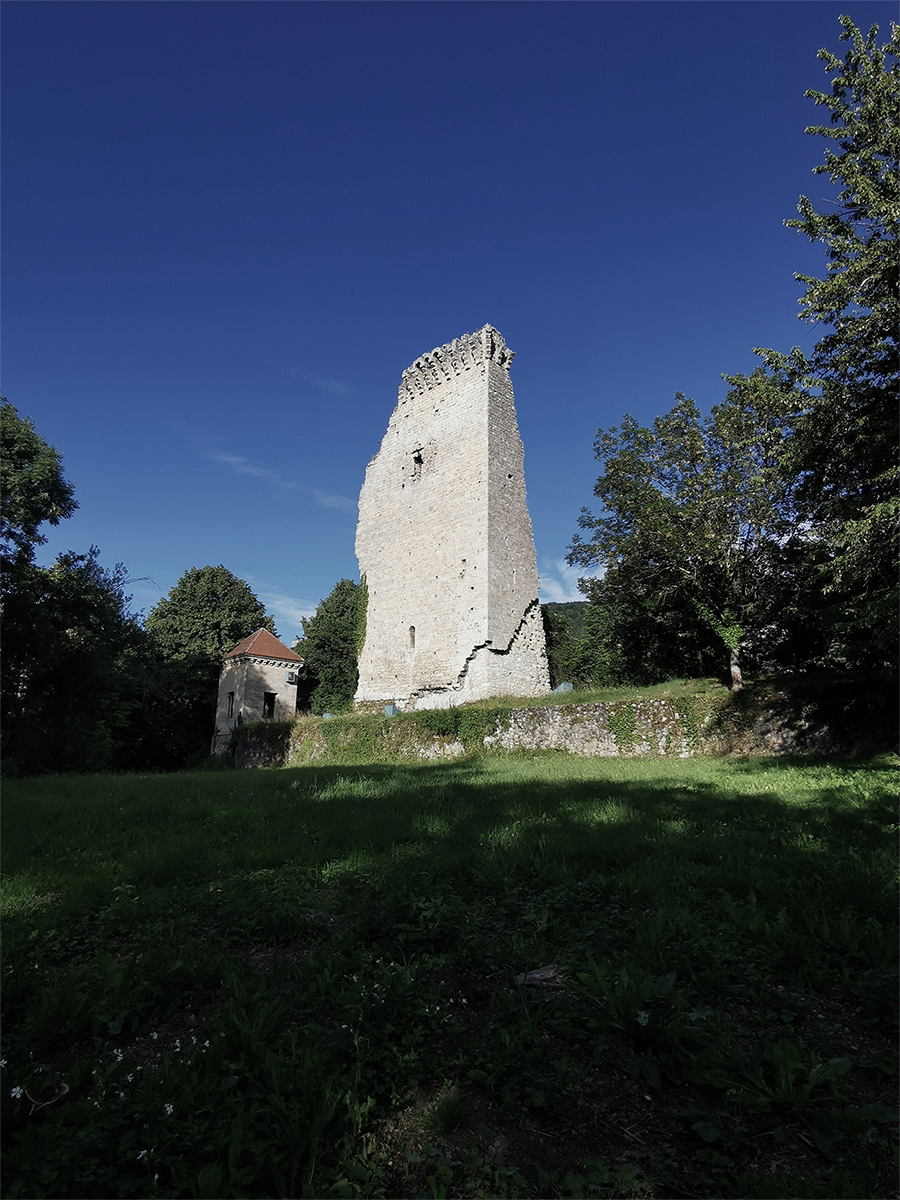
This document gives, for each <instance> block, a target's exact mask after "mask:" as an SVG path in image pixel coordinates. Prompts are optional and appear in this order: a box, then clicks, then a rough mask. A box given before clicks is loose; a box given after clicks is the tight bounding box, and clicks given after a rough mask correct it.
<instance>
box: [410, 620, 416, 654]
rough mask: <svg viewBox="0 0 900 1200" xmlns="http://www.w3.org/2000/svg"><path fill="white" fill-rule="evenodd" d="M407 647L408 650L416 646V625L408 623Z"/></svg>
mask: <svg viewBox="0 0 900 1200" xmlns="http://www.w3.org/2000/svg"><path fill="white" fill-rule="evenodd" d="M409 648H410V650H415V648H416V627H415V625H410V627H409Z"/></svg>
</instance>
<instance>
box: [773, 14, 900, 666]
mask: <svg viewBox="0 0 900 1200" xmlns="http://www.w3.org/2000/svg"><path fill="white" fill-rule="evenodd" d="M840 22H841V25H842V26H843V33H842V34H841V41H843V42H846V43H848V49H847V53H846V54H845V56H844V58H843V60H841V59H840V58H838V57H837V56H835V55H834V54H831V53H830V52H829V51H828V50H821V51H820V52H819V58H820V59H821V60H822V61H823V62H824V64H825V71H826V73H827V74H828V75H829V76H831V92H830V94H829V93H828V92H820V91H817V90H815V89H810V90H809V91H807V92H806V95H807V96H808V97H809V98H810V99H812V100H813V101H814V102H815V103H816V105H818V106H820V107H822V108H825V109H827V110H828V112H829V122H828V123H827V124H820V125H812V126H810V127H809V128H808V129H807V131H806V132H807V133H809V134H812V135H813V136H816V137H822V138H824V139H825V140H826V142H828V143H829V144H828V145H827V147H826V149H825V161H824V162H823V163H821V164H820V165H819V166H817V167H815V168H814V173H815V174H817V175H827V176H828V178H829V179H830V180H831V182H832V183H833V184H834V185H836V187H837V189H838V190H837V196H836V202H835V203H833V204H832V203H829V204H828V206H827V208H825V209H823V210H822V211H819V209H818V208H817V207H816V206H815V205H814V204H813V202H812V201H811V200H810V199H809V198H808V197H806V196H801V197H800V202H799V205H798V211H799V216H798V217H795V218H793V219H792V220H789V221H787V222H786V224H787V225H788V226H790V227H792V228H795V229H797V230H799V232H800V233H802V234H804V235H805V236H806V237H808V238H809V240H810V241H821V242H822V243H823V245H824V246H825V248H826V253H827V270H826V272H825V275H824V277H823V278H817V277H815V276H813V275H797V276H796V278H797V279H798V281H799V282H801V283H802V284H803V285H804V286H805V292H804V295H803V297H802V300H801V305H802V307H801V312H800V316H801V317H802V318H804V319H805V320H807V321H808V322H810V323H812V324H815V325H817V326H824V327H826V328H827V330H828V331H827V332H826V333H825V334H824V335H823V336H822V338H821V339H820V341H819V342H818V343H817V344H816V346H815V348H814V350H813V352H812V353H811V355H810V356H809V357H808V358H807V357H806V356H805V355H803V354H802V353H801V352H800V351H799V350H797V349H794V351H793V352H792V353H791V354H790V355H782V354H778V353H776V352H775V351H772V350H764V351H759V353H760V354H762V355H763V357H764V359H765V361H766V362H767V363H768V364H769V365H770V366H771V367H774V368H776V369H778V370H779V371H781V372H782V373H783V374H785V375H786V376H787V377H788V378H789V379H790V380H791V381H792V382H794V383H796V384H797V385H799V386H800V387H801V388H802V389H803V402H802V405H801V407H800V416H799V419H798V421H797V423H796V428H795V430H794V433H793V436H792V437H791V438H790V439H789V441H788V444H787V446H786V452H787V453H786V456H785V464H786V470H787V472H788V474H790V475H796V476H797V477H798V479H799V484H798V488H797V493H796V500H797V504H798V506H799V508H800V510H801V513H802V515H803V516H804V517H805V518H806V519H807V521H808V522H809V523H810V524H811V525H812V526H814V528H815V530H816V533H817V535H818V537H819V538H820V539H822V541H823V542H824V543H826V544H827V546H828V554H827V555H826V556H825V557H824V558H823V576H822V579H821V585H823V586H824V588H825V589H826V591H827V592H828V593H829V594H830V595H831V597H832V600H833V602H834V611H835V613H836V617H835V621H834V624H835V626H836V633H841V632H842V633H843V641H844V647H843V654H844V656H845V659H846V660H847V661H850V662H852V661H854V659H855V660H857V661H864V660H865V656H866V654H867V653H868V654H870V656H871V653H872V651H873V650H874V651H875V656H876V660H877V658H879V657H880V660H881V661H883V662H892V663H893V662H895V661H896V651H897V606H898V596H897V578H898V572H897V563H898V515H900V513H898V482H900V475H898V427H897V391H898V365H900V358H898V327H900V293H898V283H900V254H898V245H897V240H898V232H900V112H898V104H897V96H898V94H900V67H898V61H897V59H898V49H900V26H897V25H892V29H891V38H890V39H889V40H888V41H887V42H886V43H884V44H883V45H879V44H878V27H877V26H873V27H872V28H871V29H870V31H869V33H868V35H863V33H862V32H861V31H860V30H859V29H858V28H857V27H856V25H855V24H854V23H853V21H852V20H851V19H850V18H849V17H846V16H844V17H841V18H840ZM837 640H838V641H840V638H838V639H837Z"/></svg>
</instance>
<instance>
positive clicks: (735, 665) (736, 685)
mask: <svg viewBox="0 0 900 1200" xmlns="http://www.w3.org/2000/svg"><path fill="white" fill-rule="evenodd" d="M743 686H744V679H743V676H742V675H741V652H740V650H738V649H734V650H732V652H731V690H732V691H733V692H739V691H740V690H741V688H742V687H743Z"/></svg>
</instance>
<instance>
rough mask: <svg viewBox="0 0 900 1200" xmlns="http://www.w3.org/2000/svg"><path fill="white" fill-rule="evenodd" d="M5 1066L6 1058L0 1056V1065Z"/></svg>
mask: <svg viewBox="0 0 900 1200" xmlns="http://www.w3.org/2000/svg"><path fill="white" fill-rule="evenodd" d="M5 1066H6V1059H5V1058H0V1067H5Z"/></svg>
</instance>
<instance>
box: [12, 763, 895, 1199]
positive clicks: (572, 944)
mask: <svg viewBox="0 0 900 1200" xmlns="http://www.w3.org/2000/svg"><path fill="white" fill-rule="evenodd" d="M896 768H897V760H896V758H893V757H882V758H878V759H870V760H867V761H863V762H859V761H845V762H829V763H821V762H820V763H810V762H800V761H785V760H774V759H768V760H760V759H756V760H743V761H736V760H722V759H709V758H707V759H694V760H690V761H667V760H666V761H663V760H640V761H635V760H626V759H604V760H589V759H576V758H570V757H567V756H564V755H546V756H539V757H524V756H523V757H514V756H510V757H497V758H482V759H478V758H467V759H463V760H460V761H457V762H453V763H441V764H416V765H409V766H402V767H401V766H395V765H385V766H378V765H368V766H355V765H354V766H343V767H338V766H314V765H311V766H306V767H298V768H292V769H282V770H271V771H244V772H220V773H213V774H202V773H196V774H181V775H168V776H151V777H144V778H141V777H134V776H120V777H113V776H102V777H92V778H49V777H45V778H41V779H33V780H13V781H10V782H8V783H6V784H5V786H4V796H3V810H2V820H3V839H2V850H3V857H2V866H3V874H4V892H3V912H4V939H3V975H2V982H3V1001H4V1005H5V1010H6V1014H5V1041H4V1049H3V1069H2V1083H3V1089H2V1117H3V1122H4V1140H5V1169H4V1173H3V1195H4V1196H8V1197H70V1196H71V1197H76V1196H77V1197H83V1196H92V1197H107V1196H108V1197H127V1196H160V1197H163V1196H165V1197H181V1196H184V1197H217V1196H221V1197H225V1196H233V1197H270V1196H272V1197H274V1196H315V1197H321V1196H336V1197H352V1196H373V1197H374V1196H388V1197H390V1196H396V1197H416V1196H426V1197H428V1196H460V1197H469V1196H510V1197H516V1196H523V1197H525V1196H534V1197H545V1196H573V1197H574V1196H650V1197H695V1196H709V1197H744V1196H755V1197H794V1196H797V1197H800V1196H810V1197H841V1196H843V1197H869V1196H871V1197H884V1196H895V1195H896V1194H897V1192H896V1173H897V1159H896V1153H895V1150H894V1146H895V1134H896V1104H895V1100H896V1094H897V1059H896V1031H897V1025H896V1020H897V979H896V965H897V895H896V867H897V842H896V832H897V827H896V821H897V814H896V790H897V770H896ZM542 968H547V969H546V970H543V971H541V969H542Z"/></svg>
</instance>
